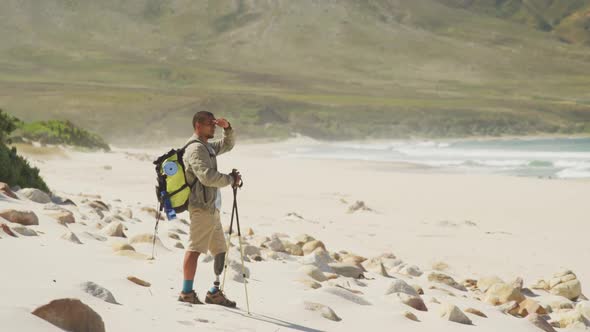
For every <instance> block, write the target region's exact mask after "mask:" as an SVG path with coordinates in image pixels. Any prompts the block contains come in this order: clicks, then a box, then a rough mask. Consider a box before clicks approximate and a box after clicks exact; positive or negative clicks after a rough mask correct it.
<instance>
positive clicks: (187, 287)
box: [182, 280, 194, 294]
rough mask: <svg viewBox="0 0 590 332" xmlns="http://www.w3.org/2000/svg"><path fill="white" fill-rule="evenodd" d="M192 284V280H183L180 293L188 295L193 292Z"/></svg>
mask: <svg viewBox="0 0 590 332" xmlns="http://www.w3.org/2000/svg"><path fill="white" fill-rule="evenodd" d="M193 282H194V280H185V281H184V282H183V283H182V292H183V293H184V294H187V293H190V292H192V291H193Z"/></svg>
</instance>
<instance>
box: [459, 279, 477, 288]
mask: <svg viewBox="0 0 590 332" xmlns="http://www.w3.org/2000/svg"><path fill="white" fill-rule="evenodd" d="M461 284H462V285H463V286H465V288H468V289H470V290H474V289H477V280H475V279H465V280H463V281H462V282H461Z"/></svg>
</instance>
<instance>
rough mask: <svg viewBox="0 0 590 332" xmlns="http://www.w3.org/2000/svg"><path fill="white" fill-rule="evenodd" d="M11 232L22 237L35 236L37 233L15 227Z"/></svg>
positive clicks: (21, 227) (23, 227)
mask: <svg viewBox="0 0 590 332" xmlns="http://www.w3.org/2000/svg"><path fill="white" fill-rule="evenodd" d="M12 230H13V231H15V232H17V233H18V234H20V235H22V236H37V232H35V231H34V230H32V229H30V228H27V227H26V226H15V227H12Z"/></svg>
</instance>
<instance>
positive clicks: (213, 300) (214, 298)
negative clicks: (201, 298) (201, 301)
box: [205, 290, 236, 308]
mask: <svg viewBox="0 0 590 332" xmlns="http://www.w3.org/2000/svg"><path fill="white" fill-rule="evenodd" d="M205 303H208V304H218V305H222V306H224V307H230V308H235V307H236V303H235V302H234V301H230V300H228V299H227V297H225V295H224V294H223V292H222V291H221V290H217V291H216V292H215V293H211V292H207V296H206V297H205Z"/></svg>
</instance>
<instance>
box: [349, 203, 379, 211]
mask: <svg viewBox="0 0 590 332" xmlns="http://www.w3.org/2000/svg"><path fill="white" fill-rule="evenodd" d="M356 211H373V210H372V209H370V208H369V207H368V206H366V205H365V202H363V201H356V202H355V203H354V204H352V205H351V206H349V207H348V213H353V212H356Z"/></svg>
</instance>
